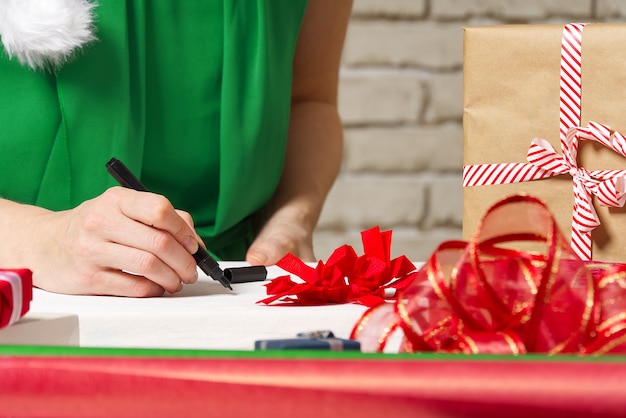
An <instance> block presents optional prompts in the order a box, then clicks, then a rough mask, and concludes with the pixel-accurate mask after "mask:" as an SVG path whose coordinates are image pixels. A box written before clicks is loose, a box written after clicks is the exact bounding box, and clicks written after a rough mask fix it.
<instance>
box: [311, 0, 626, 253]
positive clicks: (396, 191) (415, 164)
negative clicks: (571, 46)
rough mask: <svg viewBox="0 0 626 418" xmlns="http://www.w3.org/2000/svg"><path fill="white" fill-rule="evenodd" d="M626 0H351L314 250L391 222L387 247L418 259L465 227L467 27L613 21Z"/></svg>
mask: <svg viewBox="0 0 626 418" xmlns="http://www.w3.org/2000/svg"><path fill="white" fill-rule="evenodd" d="M625 19H626V0H354V7H353V17H352V21H351V23H350V27H349V30H348V36H347V39H346V46H345V50H344V57H343V60H344V61H343V68H342V72H341V85H340V112H341V114H342V117H343V120H344V125H345V136H346V142H345V158H344V163H343V169H342V172H341V174H340V177H339V179H338V181H337V183H336V184H335V186H334V188H333V190H332V191H331V194H330V196H329V199H328V202H327V205H326V207H325V208H324V211H323V213H322V217H321V219H320V223H319V226H318V229H317V231H316V233H315V237H314V244H315V250H316V255H317V257H318V258H320V259H323V260H325V259H327V258H328V256H329V255H330V253H331V252H332V250H334V249H335V248H337V247H339V246H341V245H343V244H350V245H353V246H354V247H355V249H356V250H357V252H358V253H362V246H361V238H360V232H361V231H363V230H365V229H368V228H371V227H373V226H376V225H379V226H380V227H381V228H382V229H391V230H393V241H392V255H393V256H397V255H400V254H405V255H407V256H408V257H409V258H411V259H413V260H424V259H426V258H427V257H428V256H429V255H430V254H431V253H432V252H433V250H434V249H435V248H436V246H437V245H438V244H439V243H441V242H443V241H446V240H449V239H458V238H460V237H461V222H462V217H461V214H462V187H461V170H462V164H463V160H462V159H463V156H462V154H463V135H462V112H463V97H462V84H463V76H462V66H463V27H464V26H470V25H475V24H482V25H484V24H507V23H553V22H571V21H586V22H594V21H597V22H601V21H612V22H615V21H617V22H621V21H624V20H625Z"/></svg>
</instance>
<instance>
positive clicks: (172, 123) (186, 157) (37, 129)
mask: <svg viewBox="0 0 626 418" xmlns="http://www.w3.org/2000/svg"><path fill="white" fill-rule="evenodd" d="M305 7H306V0H246V1H232V0H184V1H170V0H152V1H145V0H106V1H102V2H100V5H99V6H98V7H97V8H96V15H97V17H96V36H97V37H98V40H97V41H96V42H93V43H92V44H90V45H88V46H86V47H85V48H83V50H82V51H80V52H79V53H78V54H77V56H76V57H74V58H73V59H72V60H71V61H70V62H68V63H66V64H65V65H64V66H63V67H62V68H61V69H60V70H59V71H57V73H56V74H52V73H49V72H48V73H46V72H45V71H32V70H30V69H28V68H26V67H24V66H22V65H20V64H19V63H18V62H17V61H16V60H9V59H8V58H7V55H6V53H5V51H4V50H2V49H0V157H1V158H2V163H1V164H0V178H1V180H0V196H2V197H4V198H8V199H11V200H15V201H20V202H24V203H30V204H36V205H39V206H42V207H46V208H49V209H53V210H63V209H68V208H71V207H74V206H76V205H78V204H80V203H81V202H83V201H84V200H86V199H90V198H93V197H95V196H97V195H99V194H100V193H102V192H103V191H104V190H105V189H106V188H108V187H110V186H113V185H114V184H115V181H114V180H113V179H112V178H111V177H110V176H109V175H108V173H107V172H106V170H105V168H104V165H105V163H106V162H107V161H108V160H109V159H110V158H111V157H117V158H119V159H121V160H122V161H124V162H125V163H126V165H128V166H129V168H130V169H131V170H132V171H133V172H135V173H136V174H138V175H139V177H140V178H141V180H142V182H143V183H144V184H145V185H146V187H147V188H148V189H150V190H152V191H154V192H156V193H161V194H163V195H165V196H167V197H168V198H169V199H170V200H171V201H172V203H173V204H174V206H176V207H177V208H179V209H183V210H186V211H188V212H190V213H191V215H192V216H193V218H194V222H195V224H196V229H197V231H198V233H199V234H200V236H201V237H202V238H203V239H204V240H205V242H206V243H207V246H208V247H209V249H210V250H211V252H213V253H214V254H215V255H216V256H218V257H220V258H223V259H231V260H237V259H242V258H243V256H244V255H245V251H246V249H247V247H248V246H249V244H250V243H251V241H252V239H253V231H252V228H251V224H250V221H249V216H250V215H251V214H252V213H254V212H255V211H256V210H258V209H259V208H260V207H261V206H262V205H263V204H264V203H265V202H266V201H267V200H268V199H269V197H270V196H271V195H272V194H273V192H274V189H275V188H276V185H277V183H278V180H279V177H280V174H281V171H282V167H283V159H284V152H285V144H286V139H287V129H288V122H289V112H290V103H291V99H290V97H291V80H292V61H293V53H294V49H295V44H296V39H297V36H298V31H299V28H300V23H301V20H302V16H303V14H304V9H305Z"/></svg>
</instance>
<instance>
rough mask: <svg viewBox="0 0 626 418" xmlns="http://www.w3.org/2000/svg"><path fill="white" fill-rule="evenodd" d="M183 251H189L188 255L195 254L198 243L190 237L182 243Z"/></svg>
mask: <svg viewBox="0 0 626 418" xmlns="http://www.w3.org/2000/svg"><path fill="white" fill-rule="evenodd" d="M183 245H184V246H185V249H186V250H187V251H189V253H190V254H195V253H196V251H198V246H199V245H200V244H198V241H196V239H195V238H194V237H192V236H189V237H187V238H185V242H184V243H183Z"/></svg>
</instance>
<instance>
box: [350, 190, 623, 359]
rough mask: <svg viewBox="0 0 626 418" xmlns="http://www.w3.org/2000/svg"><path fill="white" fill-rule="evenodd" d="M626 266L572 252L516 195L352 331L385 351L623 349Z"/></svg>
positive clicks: (534, 202) (543, 214)
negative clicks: (397, 342) (396, 346)
mask: <svg viewBox="0 0 626 418" xmlns="http://www.w3.org/2000/svg"><path fill="white" fill-rule="evenodd" d="M624 289H626V265H623V264H612V263H611V264H609V263H594V262H589V261H587V262H585V261H582V260H580V258H579V257H578V256H577V255H575V254H574V253H573V252H572V250H571V247H570V245H569V242H567V240H566V239H565V237H564V236H563V234H562V233H561V232H560V231H559V230H558V227H557V226H556V223H555V221H554V219H553V218H552V215H551V214H550V212H549V210H548V208H547V207H546V206H545V205H544V204H543V203H542V202H541V201H539V200H538V199H536V198H533V197H530V196H513V197H510V198H507V199H504V200H502V201H500V202H498V203H496V204H495V205H494V206H492V207H491V209H489V211H488V212H487V214H486V215H485V217H484V218H483V219H482V221H481V223H480V225H479V227H478V228H477V231H476V233H475V235H474V237H473V238H472V240H471V241H470V242H469V243H466V242H461V241H449V242H445V243H443V244H442V245H440V246H439V248H438V249H437V250H436V251H435V253H434V254H432V256H431V257H430V259H429V260H428V261H427V262H426V264H425V265H424V266H423V267H422V268H421V269H420V270H419V271H418V272H417V274H415V275H414V276H413V277H412V280H411V283H409V284H408V285H407V286H406V287H405V289H404V290H402V291H401V292H399V294H398V297H397V299H396V300H395V301H394V302H393V303H385V304H381V305H378V306H376V307H373V308H370V309H368V310H367V311H366V312H365V314H364V315H363V316H362V317H361V319H360V320H359V321H358V322H357V324H356V325H355V327H354V329H353V331H352V335H351V338H354V339H358V340H359V341H360V342H361V347H362V350H363V351H382V350H383V349H384V348H385V345H386V344H387V343H388V341H389V340H390V337H391V335H392V334H393V331H394V330H397V329H401V330H402V333H403V337H402V343H401V347H400V351H405V352H419V351H437V352H453V353H454V352H456V353H488V354H522V353H527V352H535V353H547V354H558V353H580V354H603V353H624V352H626V293H625V291H624Z"/></svg>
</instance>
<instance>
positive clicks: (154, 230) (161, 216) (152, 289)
mask: <svg viewBox="0 0 626 418" xmlns="http://www.w3.org/2000/svg"><path fill="white" fill-rule="evenodd" d="M5 209H6V216H5ZM0 214H2V217H3V218H4V219H5V220H4V221H0V234H2V233H3V232H4V231H7V232H8V233H7V234H5V238H4V239H3V240H2V241H4V243H2V244H0V267H24V268H29V269H30V270H32V271H33V283H34V285H35V286H37V287H40V288H42V289H45V290H48V291H51V292H57V293H69V294H98V295H118V296H132V297H147V296H160V295H162V294H163V293H164V292H165V291H167V292H170V293H175V292H177V291H179V290H181V289H182V286H183V283H194V282H195V281H196V280H197V278H198V273H197V269H196V262H195V260H194V258H193V256H192V255H191V254H193V253H195V252H196V251H197V249H198V245H199V244H198V242H199V238H198V236H197V235H196V233H195V231H194V229H193V222H192V220H191V216H190V215H189V214H188V213H186V212H182V211H177V210H175V209H174V207H173V206H172V204H171V203H170V202H169V201H168V200H167V199H166V198H165V197H163V196H161V195H157V194H154V193H149V192H138V191H135V190H130V189H126V188H122V187H112V188H110V189H108V190H107V191H105V192H104V193H103V194H101V195H100V196H98V197H96V198H94V199H92V200H88V201H86V202H84V203H82V204H81V205H79V206H77V207H76V208H74V209H70V210H66V211H60V212H52V211H48V210H45V209H41V208H38V207H34V206H26V205H19V204H17V203H14V202H9V201H0ZM9 216H10V218H8V217H9ZM9 219H12V220H13V221H14V222H12V224H13V227H12V228H11V227H10V226H9V225H8V222H9ZM20 230H21V231H20ZM20 232H21V233H20ZM18 235H19V237H18ZM7 237H8V238H9V239H6V238H7ZM16 244H17V246H16ZM16 262H19V265H15V263H16Z"/></svg>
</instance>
